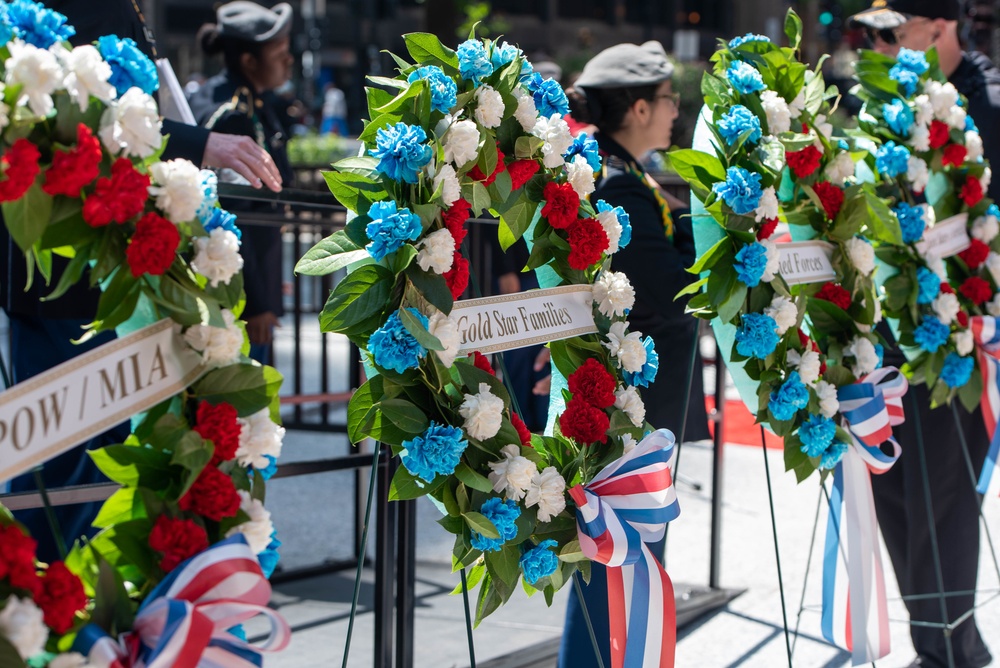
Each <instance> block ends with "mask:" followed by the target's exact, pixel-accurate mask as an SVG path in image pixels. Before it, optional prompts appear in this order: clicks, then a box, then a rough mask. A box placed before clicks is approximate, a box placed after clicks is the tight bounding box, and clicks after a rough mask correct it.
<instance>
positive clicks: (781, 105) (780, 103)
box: [760, 90, 792, 135]
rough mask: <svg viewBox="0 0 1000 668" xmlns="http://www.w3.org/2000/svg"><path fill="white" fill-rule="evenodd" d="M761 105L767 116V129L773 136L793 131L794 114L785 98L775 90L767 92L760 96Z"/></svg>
mask: <svg viewBox="0 0 1000 668" xmlns="http://www.w3.org/2000/svg"><path fill="white" fill-rule="evenodd" d="M760 103H761V105H762V106H763V107H764V113H765V114H767V128H768V130H770V131H771V134H776V135H780V134H781V133H782V132H788V131H789V130H791V129H792V114H791V110H789V108H788V103H787V102H785V98H783V97H781V96H780V95H778V94H777V93H776V92H774V91H773V90H765V91H763V92H762V93H761V94H760Z"/></svg>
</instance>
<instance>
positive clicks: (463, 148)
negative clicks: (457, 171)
mask: <svg viewBox="0 0 1000 668" xmlns="http://www.w3.org/2000/svg"><path fill="white" fill-rule="evenodd" d="M442 146H443V148H444V159H445V160H447V161H448V162H451V163H453V164H454V165H455V167H458V168H461V167H462V166H463V165H465V164H466V163H467V162H469V161H470V160H475V159H476V157H478V156H479V128H477V127H476V124H475V123H474V122H473V121H469V120H465V121H458V122H457V123H453V124H452V125H451V127H449V128H448V131H447V132H446V133H445V135H444V143H443V144H442Z"/></svg>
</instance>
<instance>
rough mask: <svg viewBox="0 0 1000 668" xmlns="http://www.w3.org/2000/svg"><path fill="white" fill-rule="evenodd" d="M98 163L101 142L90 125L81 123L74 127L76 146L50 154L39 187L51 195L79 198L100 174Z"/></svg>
mask: <svg viewBox="0 0 1000 668" xmlns="http://www.w3.org/2000/svg"><path fill="white" fill-rule="evenodd" d="M100 166H101V142H100V141H99V140H98V139H97V137H95V136H94V133H93V132H91V130H90V128H88V127H87V126H86V125H84V124H83V123H80V124H79V125H78V126H77V127H76V146H75V147H74V148H73V149H71V150H69V151H56V152H55V153H54V154H53V156H52V166H51V167H49V169H48V171H46V172H45V184H44V185H42V190H44V191H45V192H47V193H48V194H49V195H52V196H55V195H65V196H66V197H79V196H80V190H81V189H83V187H84V186H86V185H89V184H90V183H92V182H93V180H94V179H96V178H97V176H98V175H99V174H100Z"/></svg>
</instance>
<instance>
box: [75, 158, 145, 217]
mask: <svg viewBox="0 0 1000 668" xmlns="http://www.w3.org/2000/svg"><path fill="white" fill-rule="evenodd" d="M149 183H150V181H149V175H148V174H143V173H142V172H139V171H137V170H136V168H135V167H134V166H133V165H132V161H131V160H129V159H128V158H118V159H117V160H115V163H114V164H113V165H111V176H110V177H104V178H102V179H98V180H97V188H96V189H95V190H94V194H93V195H91V196H89V197H88V198H87V199H86V200H84V202H83V219H84V220H85V221H87V224H88V225H90V226H91V227H101V226H102V225H107V224H108V223H110V222H111V221H114V222H116V223H124V222H125V221H126V220H128V219H129V218H132V217H134V216H137V215H139V214H140V213H142V210H143V209H144V208H145V206H146V200H147V199H148V198H149Z"/></svg>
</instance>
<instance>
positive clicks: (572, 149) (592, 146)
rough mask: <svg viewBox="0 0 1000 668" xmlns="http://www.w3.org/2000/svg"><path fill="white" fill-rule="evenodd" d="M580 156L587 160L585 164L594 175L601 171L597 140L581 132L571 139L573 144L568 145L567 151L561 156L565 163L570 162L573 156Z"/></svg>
mask: <svg viewBox="0 0 1000 668" xmlns="http://www.w3.org/2000/svg"><path fill="white" fill-rule="evenodd" d="M576 155H582V156H583V157H584V158H586V160H587V164H588V165H590V168H591V169H592V170H594V173H595V174H596V173H597V172H599V171H601V154H600V149H599V148H598V146H597V140H596V139H594V138H593V137H591V136H590V135H588V134H587V133H586V132H581V133H580V134H578V135H577V136H576V137H574V138H573V143H572V144H570V145H569V150H568V151H566V152H565V153H564V154H563V158H564V159H565V160H566V162H572V161H573V156H576Z"/></svg>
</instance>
